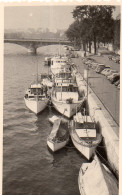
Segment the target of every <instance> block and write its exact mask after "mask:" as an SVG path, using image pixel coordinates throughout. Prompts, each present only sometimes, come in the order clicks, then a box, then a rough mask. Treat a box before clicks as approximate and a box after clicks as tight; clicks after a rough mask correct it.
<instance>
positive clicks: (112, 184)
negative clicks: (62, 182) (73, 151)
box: [78, 155, 118, 195]
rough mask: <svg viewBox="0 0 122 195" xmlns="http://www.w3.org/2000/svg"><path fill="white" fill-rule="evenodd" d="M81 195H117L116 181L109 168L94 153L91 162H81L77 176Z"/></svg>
mask: <svg viewBox="0 0 122 195" xmlns="http://www.w3.org/2000/svg"><path fill="white" fill-rule="evenodd" d="M78 185H79V191H80V194H81V195H101V194H104V195H117V194H118V183H117V180H116V178H115V177H114V175H113V174H112V173H111V172H110V170H109V169H108V168H107V167H106V166H105V165H104V164H102V163H101V162H100V161H99V159H98V157H97V156H96V155H95V157H94V160H93V161H92V162H91V163H83V164H82V166H81V168H80V171H79V177H78Z"/></svg>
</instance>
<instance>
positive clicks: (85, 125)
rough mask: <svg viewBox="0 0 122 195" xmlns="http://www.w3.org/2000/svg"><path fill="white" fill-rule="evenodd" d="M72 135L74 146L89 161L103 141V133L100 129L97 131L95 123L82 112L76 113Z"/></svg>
mask: <svg viewBox="0 0 122 195" xmlns="http://www.w3.org/2000/svg"><path fill="white" fill-rule="evenodd" d="M84 118H86V120H84ZM70 135H71V139H72V142H73V144H74V146H75V147H76V148H77V150H79V151H80V152H81V154H83V155H84V156H85V157H86V158H87V159H88V160H89V159H90V158H91V157H92V155H93V154H94V153H95V149H96V147H97V146H98V144H99V143H100V142H101V140H102V135H101V132H100V131H99V129H98V128H97V129H96V124H95V122H92V120H91V117H90V116H83V115H82V114H81V112H78V113H76V115H75V116H74V117H73V120H72V123H71V130H70Z"/></svg>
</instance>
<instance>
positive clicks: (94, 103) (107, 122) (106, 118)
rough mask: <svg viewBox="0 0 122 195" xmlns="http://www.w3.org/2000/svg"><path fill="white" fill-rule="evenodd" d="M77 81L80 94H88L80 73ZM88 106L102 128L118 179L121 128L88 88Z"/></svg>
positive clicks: (109, 159)
mask: <svg viewBox="0 0 122 195" xmlns="http://www.w3.org/2000/svg"><path fill="white" fill-rule="evenodd" d="M76 81H77V84H78V88H79V92H80V93H82V91H83V90H84V91H85V93H86V92H87V87H86V86H87V84H86V81H85V80H84V79H83V77H82V76H81V75H80V73H76ZM88 105H89V113H90V115H91V117H92V119H93V120H94V121H95V122H96V123H97V124H99V126H100V129H101V132H102V136H103V142H104V145H105V150H106V154H107V158H108V161H109V163H110V166H111V168H112V170H113V171H114V173H115V174H116V176H117V177H118V175H119V136H118V134H117V133H116V132H117V131H118V129H119V127H118V125H117V124H116V123H115V121H114V120H113V118H112V117H111V115H110V114H109V112H108V111H107V110H106V108H105V107H104V105H103V104H102V102H101V101H100V100H99V99H98V97H97V96H96V95H95V93H94V92H93V90H92V89H91V88H90V87H88Z"/></svg>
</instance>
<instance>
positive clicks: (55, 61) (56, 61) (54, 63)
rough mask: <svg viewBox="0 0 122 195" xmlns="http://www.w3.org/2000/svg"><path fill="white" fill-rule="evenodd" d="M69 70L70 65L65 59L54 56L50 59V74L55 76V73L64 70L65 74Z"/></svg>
mask: <svg viewBox="0 0 122 195" xmlns="http://www.w3.org/2000/svg"><path fill="white" fill-rule="evenodd" d="M70 69H71V65H70V63H69V61H68V58H67V57H61V56H56V57H53V58H52V59H51V72H52V75H53V76H55V75H56V74H57V73H59V72H61V71H62V70H64V72H67V71H69V70H70Z"/></svg>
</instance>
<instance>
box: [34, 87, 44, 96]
mask: <svg viewBox="0 0 122 195" xmlns="http://www.w3.org/2000/svg"><path fill="white" fill-rule="evenodd" d="M31 94H35V95H36V94H38V95H40V94H43V88H31Z"/></svg>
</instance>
